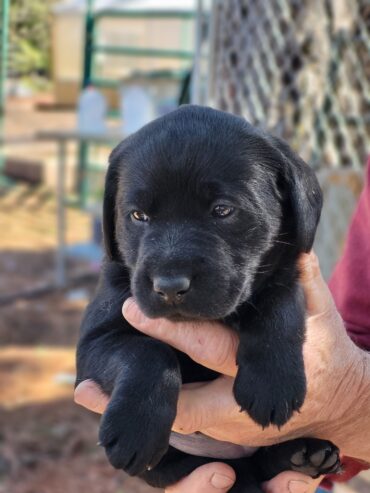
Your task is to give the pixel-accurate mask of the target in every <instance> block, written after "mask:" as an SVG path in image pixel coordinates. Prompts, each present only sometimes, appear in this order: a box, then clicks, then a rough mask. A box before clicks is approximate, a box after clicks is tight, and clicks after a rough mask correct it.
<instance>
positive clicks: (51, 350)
mask: <svg viewBox="0 0 370 493" xmlns="http://www.w3.org/2000/svg"><path fill="white" fill-rule="evenodd" d="M369 85H370V4H369V1H368V0H222V1H221V0H213V1H212V0H209V1H207V0H203V1H202V0H176V1H175V0H172V1H171V0H157V1H156V0H68V1H63V2H61V1H59V0H11V1H10V0H1V3H0V493H59V492H63V493H77V492H78V493H83V492H89V493H103V492H104V493H123V492H125V493H139V492H149V491H152V490H151V489H150V488H148V487H145V486H144V485H142V484H141V483H140V482H138V481H137V480H134V479H132V478H129V477H127V476H125V475H124V473H122V472H117V471H114V470H113V469H112V468H111V467H110V466H109V465H108V463H107V461H106V459H105V457H104V453H103V451H102V450H101V449H100V448H99V447H97V446H96V441H97V424H98V417H96V416H95V415H93V414H92V413H89V412H87V411H85V410H82V409H80V408H78V407H77V406H75V405H74V404H73V402H72V393H73V381H74V347H75V344H76V341H77V337H78V328H79V324H80V319H81V314H82V312H83V309H84V307H85V306H86V303H87V302H88V299H89V297H90V296H91V294H92V292H93V290H94V288H95V285H96V282H97V277H98V272H99V266H100V261H101V255H102V251H101V221H100V217H101V198H102V193H103V178H104V173H105V169H106V165H107V158H108V155H109V152H110V150H111V149H112V147H113V146H114V145H115V144H116V143H118V142H119V141H120V140H121V139H122V138H123V137H124V136H125V135H128V134H129V133H131V132H133V131H135V130H136V129H137V128H139V127H140V126H142V125H143V124H145V123H146V122H148V121H150V120H151V119H153V118H155V117H156V116H159V115H162V114H165V113H166V112H168V111H171V110H172V109H174V108H176V107H177V106H178V105H179V104H183V103H189V102H192V103H199V104H207V105H210V106H213V107H216V108H220V109H222V110H226V111H230V112H233V113H236V114H238V115H242V116H244V117H245V118H246V119H248V120H249V121H250V122H251V123H253V124H255V125H259V126H263V127H265V128H267V129H268V130H270V131H272V132H274V133H275V134H277V135H279V136H281V137H283V138H285V139H286V140H287V141H288V142H289V143H290V145H291V146H292V147H293V148H294V149H295V150H296V151H297V152H299V153H300V154H301V156H302V157H303V158H304V159H305V160H306V161H307V162H308V163H309V164H310V165H311V166H313V167H314V168H315V170H316V171H317V173H318V176H319V180H320V182H321V185H322V187H323V190H324V195H325V207H324V212H323V218H322V221H321V224H320V228H319V232H318V237H317V241H316V245H315V248H316V251H317V253H318V254H319V257H320V260H321V264H322V268H323V271H324V274H325V276H326V278H328V277H329V276H330V273H331V271H332V268H333V265H334V264H335V262H336V260H337V259H338V256H339V255H340V252H341V248H342V245H343V239H344V235H345V231H346V228H347V226H348V221H349V218H350V216H351V213H352V211H353V207H354V205H355V203H356V200H357V197H358V194H359V192H360V190H361V186H362V174H363V169H364V165H365V162H366V159H367V154H368V153H369V148H370V146H369V144H370V106H369V99H370V91H369ZM368 481H369V482H368ZM365 491H366V492H369V491H370V480H369V479H366V474H365V475H363V476H361V477H358V478H356V479H355V480H353V481H352V482H351V484H349V485H345V486H341V487H340V488H339V487H338V489H337V492H342V493H345V492H347V493H351V492H352V493H354V492H356V493H361V492H365Z"/></svg>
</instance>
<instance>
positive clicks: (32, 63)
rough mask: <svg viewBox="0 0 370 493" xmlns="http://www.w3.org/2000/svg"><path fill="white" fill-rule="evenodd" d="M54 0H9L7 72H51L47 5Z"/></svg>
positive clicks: (48, 11) (44, 74) (23, 73)
mask: <svg viewBox="0 0 370 493" xmlns="http://www.w3.org/2000/svg"><path fill="white" fill-rule="evenodd" d="M54 2H55V0H11V2H10V26H9V33H10V34H9V37H10V40H9V73H10V74H11V75H12V76H18V77H19V76H25V75H29V74H39V75H43V76H48V75H49V74H50V63H51V62H50V50H51V46H50V45H51V33H50V15H49V13H50V7H51V5H52V4H53V3H54Z"/></svg>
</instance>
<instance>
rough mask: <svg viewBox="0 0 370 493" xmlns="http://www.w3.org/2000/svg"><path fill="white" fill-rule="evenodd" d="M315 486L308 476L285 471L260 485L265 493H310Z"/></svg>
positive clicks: (314, 482)
mask: <svg viewBox="0 0 370 493" xmlns="http://www.w3.org/2000/svg"><path fill="white" fill-rule="evenodd" d="M315 484H316V481H314V480H313V479H312V478H310V477H309V476H304V475H303V474H300V473H299V472H293V471H286V472H282V473H281V474H278V475H277V476H275V477H274V478H273V479H271V480H270V481H267V482H266V483H263V484H262V489H263V491H264V492H265V493H311V491H312V487H313V486H314V485H315Z"/></svg>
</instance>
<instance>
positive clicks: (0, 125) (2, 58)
mask: <svg viewBox="0 0 370 493" xmlns="http://www.w3.org/2000/svg"><path fill="white" fill-rule="evenodd" d="M8 32H9V0H1V24H0V34H1V38H0V138H1V139H0V140H2V138H3V133H4V117H5V82H6V76H7V66H8ZM3 160H4V156H3V152H2V149H0V171H1V168H2V167H3V164H4V163H3Z"/></svg>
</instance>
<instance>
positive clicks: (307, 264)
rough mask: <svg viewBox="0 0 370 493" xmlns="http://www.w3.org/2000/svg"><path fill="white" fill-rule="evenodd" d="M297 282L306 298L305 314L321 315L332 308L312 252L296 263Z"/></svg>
mask: <svg viewBox="0 0 370 493" xmlns="http://www.w3.org/2000/svg"><path fill="white" fill-rule="evenodd" d="M298 268H299V272H300V276H299V280H300V283H301V285H302V287H303V291H304V294H305V298H306V308H307V314H308V315H309V316H314V315H321V314H323V313H325V312H327V311H328V310H330V309H331V308H333V306H334V301H333V298H332V296H331V293H330V290H329V288H328V286H327V284H326V282H325V280H324V279H323V277H322V274H321V271H320V264H319V259H318V258H317V256H316V255H315V253H314V252H313V251H311V252H310V253H304V254H302V255H301V256H300V258H299V261H298Z"/></svg>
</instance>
